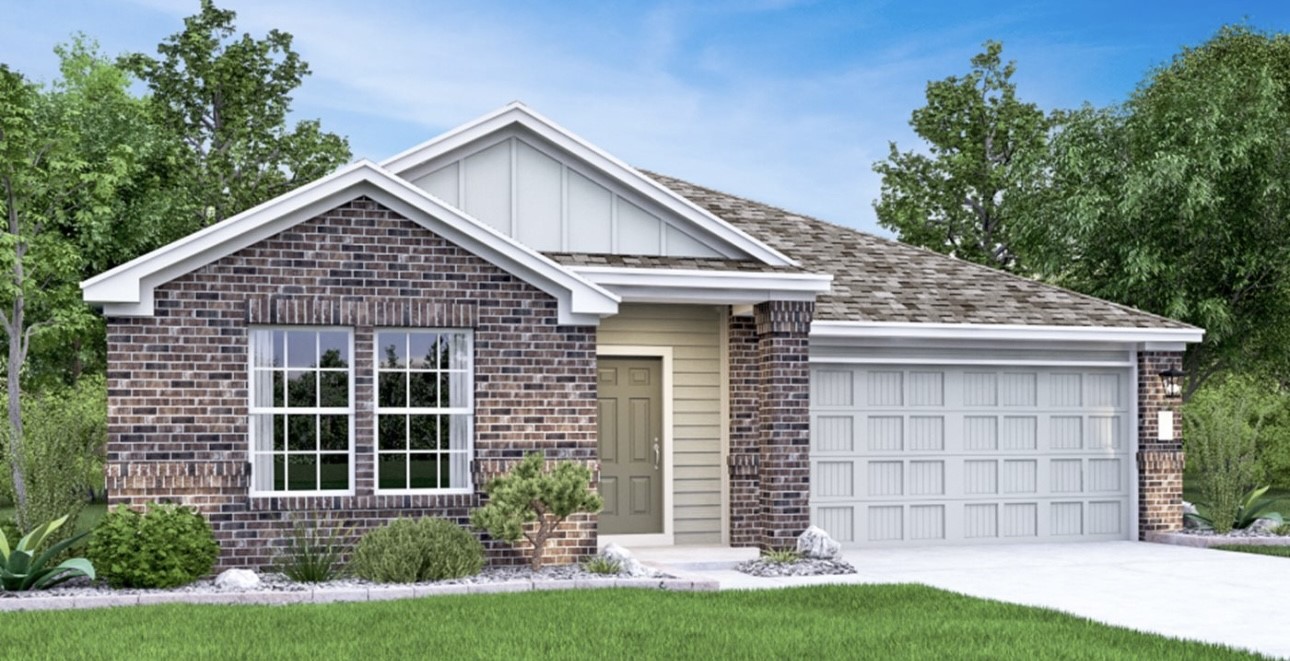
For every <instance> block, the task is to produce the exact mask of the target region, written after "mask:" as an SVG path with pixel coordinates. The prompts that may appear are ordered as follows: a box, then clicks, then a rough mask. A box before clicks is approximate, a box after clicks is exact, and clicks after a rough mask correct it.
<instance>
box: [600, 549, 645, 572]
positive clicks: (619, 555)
mask: <svg viewBox="0 0 1290 661" xmlns="http://www.w3.org/2000/svg"><path fill="white" fill-rule="evenodd" d="M600 557H602V558H605V559H607V560H613V561H614V562H617V563H618V572H619V573H620V574H622V575H625V576H631V577H633V578H649V577H652V576H654V571H653V570H651V569H650V568H648V567H646V566H645V565H642V564H641V561H640V560H637V559H636V558H635V557H634V556H632V552H631V551H628V550H627V549H625V548H623V547H621V546H619V545H617V544H613V543H610V544H606V545H605V548H603V549H600Z"/></svg>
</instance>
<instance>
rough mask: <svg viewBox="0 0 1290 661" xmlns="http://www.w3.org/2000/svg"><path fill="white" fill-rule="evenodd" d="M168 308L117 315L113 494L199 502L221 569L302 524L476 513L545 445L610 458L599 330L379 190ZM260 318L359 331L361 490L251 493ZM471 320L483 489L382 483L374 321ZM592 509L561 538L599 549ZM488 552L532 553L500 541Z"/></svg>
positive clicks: (238, 263)
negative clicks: (402, 210) (250, 339)
mask: <svg viewBox="0 0 1290 661" xmlns="http://www.w3.org/2000/svg"><path fill="white" fill-rule="evenodd" d="M155 301H156V314H155V316H153V317H148V318H111V319H109V320H108V364H109V370H108V388H109V393H108V400H109V401H108V405H109V440H108V462H109V465H108V469H107V479H108V490H109V493H110V494H111V500H112V502H113V503H125V504H128V505H131V506H139V505H141V504H143V503H145V502H147V501H150V500H162V501H172V502H180V503H184V504H189V505H193V506H195V507H197V508H198V509H200V510H201V511H202V512H203V513H204V514H205V515H206V516H207V517H208V518H209V520H210V521H211V524H212V526H213V527H214V529H215V531H216V536H217V538H218V539H219V542H220V545H221V557H220V567H233V566H241V567H246V566H250V567H255V566H263V565H266V564H268V563H270V562H271V561H272V560H273V558H274V556H275V554H276V550H277V547H280V546H281V545H282V544H283V543H284V541H285V535H286V533H287V532H288V531H289V530H290V528H291V526H292V524H293V521H294V520H295V519H296V518H304V519H313V518H317V517H319V516H327V517H329V518H330V519H332V520H333V522H340V523H341V524H342V525H353V526H355V528H356V529H357V531H358V532H360V533H361V532H362V531H365V530H367V529H370V528H372V527H375V526H377V525H380V524H381V523H383V522H385V521H387V520H389V519H391V518H394V517H398V516H422V515H434V516H442V517H446V518H449V519H453V520H455V521H457V522H458V523H461V524H463V525H464V524H465V523H466V520H467V517H468V516H469V511H470V510H471V509H472V508H474V507H476V506H478V505H479V504H480V502H481V499H482V496H481V493H480V491H481V490H482V486H483V484H484V483H485V481H486V480H487V479H489V477H491V476H492V475H496V474H497V473H499V472H501V471H504V470H505V469H506V468H507V467H508V466H509V465H510V464H511V463H512V462H514V461H515V460H517V459H519V458H520V457H522V456H523V455H524V454H525V453H527V452H531V451H540V452H543V453H545V455H546V456H547V457H548V458H549V459H571V460H577V461H582V462H586V463H587V464H588V465H590V466H591V467H592V468H593V470H594V469H595V468H596V465H595V460H596V386H595V383H596V380H595V376H596V370H595V364H596V363H595V360H596V358H595V344H596V333H595V328H594V327H572V326H559V325H558V324H557V307H556V301H555V300H554V299H553V298H552V297H551V296H549V295H547V294H545V293H543V292H541V291H539V290H538V289H536V288H534V287H532V286H530V285H528V284H526V283H524V282H522V281H521V280H519V279H517V278H515V277H514V276H511V275H510V274H508V273H505V272H503V271H502V270H501V269H498V268H497V267H495V266H493V265H491V264H489V263H488V262H486V261H484V260H482V259H480V258H478V257H476V256H474V255H472V254H470V253H468V252H466V251H465V250H462V249H461V248H458V247H457V246H455V245H453V244H451V243H449V242H447V241H444V240H443V239H441V238H440V237H438V236H436V235H434V234H433V233H431V232H429V231H427V230H426V229H424V228H423V227H421V226H420V225H417V224H415V223H413V222H411V221H409V220H407V219H405V218H402V217H400V216H398V215H397V214H395V213H393V212H391V211H389V210H387V209H385V208H383V207H381V206H379V205H378V204H376V203H375V202H373V201H371V200H368V199H366V198H359V199H357V200H355V201H353V202H351V203H349V204H346V205H343V206H341V207H339V208H337V209H334V210H332V211H330V212H328V213H325V214H322V215H321V216H319V217H317V218H315V219H313V220H310V221H307V222H304V223H301V224H300V225H297V226H295V227H294V228H292V229H290V230H287V231H284V232H282V233H280V234H278V235H276V236H274V237H271V238H269V239H266V240H264V241H262V242H260V243H257V244H255V245H253V246H250V247H248V248H246V249H243V250H241V251H239V252H237V253H235V254H233V255H230V256H228V257H225V258H223V259H220V260H218V261H216V262H214V263H212V264H209V265H207V266H205V267H202V268H201V269H198V270H197V271H194V272H192V273H189V274H187V275H184V276H181V277H179V278H177V279H175V280H173V281H171V282H169V283H167V284H164V285H162V286H160V287H158V288H157V289H156V293H155ZM249 324H272V325H315V326H342V327H349V328H352V329H353V332H354V348H355V356H354V366H355V369H354V397H355V402H354V404H355V424H354V430H355V435H354V438H353V443H354V446H355V450H356V453H355V456H354V461H355V484H354V488H355V495H353V496H325V497H271V498H254V499H253V498H250V497H249V496H248V486H249V483H250V476H249V473H248V471H249V463H248V456H247V455H248V453H247V448H248V417H247V404H248V402H247V385H248V384H247V365H248V354H247V327H248V325H249ZM390 326H393V327H401V328H407V327H414V328H415V327H469V328H472V329H474V338H475V340H474V341H475V457H476V460H475V462H474V464H473V470H472V473H473V475H474V485H475V488H476V493H473V494H466V495H413V496H404V495H400V496H391V495H385V496H378V495H376V494H375V493H374V487H375V483H374V479H375V478H374V461H373V456H372V453H373V447H374V438H373V437H374V431H373V401H374V400H373V375H372V355H373V347H372V343H373V337H374V329H377V328H381V327H390ZM595 528H596V524H595V518H594V517H581V518H579V519H578V520H576V521H573V522H571V523H569V524H566V531H565V533H564V534H563V535H562V536H561V537H560V538H558V539H555V540H553V541H552V542H551V544H552V549H553V552H552V556H551V557H554V558H555V559H557V560H560V561H565V562H567V561H569V560H571V559H573V558H575V557H579V556H581V555H585V554H587V553H593V552H594V551H595V545H596V541H595V536H596V532H595ZM486 544H487V546H488V548H489V555H490V559H491V560H492V561H493V562H498V563H510V562H519V561H522V557H523V555H524V554H523V553H522V552H517V551H516V550H514V549H511V548H510V547H509V546H508V545H502V544H498V543H495V542H492V541H486Z"/></svg>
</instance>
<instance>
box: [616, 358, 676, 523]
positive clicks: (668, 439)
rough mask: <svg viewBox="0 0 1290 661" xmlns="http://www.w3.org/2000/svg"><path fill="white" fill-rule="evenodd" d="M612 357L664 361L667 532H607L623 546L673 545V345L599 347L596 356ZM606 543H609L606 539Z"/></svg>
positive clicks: (664, 482) (665, 510) (664, 469)
mask: <svg viewBox="0 0 1290 661" xmlns="http://www.w3.org/2000/svg"><path fill="white" fill-rule="evenodd" d="M602 356H612V357H620V358H661V359H662V362H663V532H662V533H651V534H643V535H607V536H604V537H601V539H605V538H610V539H611V541H617V543H619V544H621V545H624V546H626V545H629V544H632V545H636V546H671V545H672V544H673V543H674V542H675V533H674V530H675V528H674V527H673V520H674V516H673V514H674V513H673V511H672V510H673V508H674V507H675V506H674V504H673V500H674V499H673V484H674V479H675V474H676V470H675V466H674V465H673V452H672V445H673V439H672V436H673V434H672V427H673V415H672V397H673V392H672V391H673V386H672V347H660V346H647V345H630V344H615V345H609V346H598V347H596V358H597V359H599V358H600V357H602ZM605 543H606V544H607V543H608V542H605Z"/></svg>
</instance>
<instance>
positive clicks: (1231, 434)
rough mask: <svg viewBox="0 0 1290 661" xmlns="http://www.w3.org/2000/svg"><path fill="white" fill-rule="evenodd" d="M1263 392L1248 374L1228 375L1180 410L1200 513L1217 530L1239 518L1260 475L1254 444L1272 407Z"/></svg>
mask: <svg viewBox="0 0 1290 661" xmlns="http://www.w3.org/2000/svg"><path fill="white" fill-rule="evenodd" d="M1263 393H1264V391H1263V390H1262V389H1261V388H1260V387H1259V386H1258V383H1257V382H1256V381H1254V380H1253V379H1252V378H1248V377H1232V378H1228V379H1224V380H1223V381H1221V382H1219V383H1217V384H1212V385H1211V386H1209V387H1206V388H1205V389H1203V390H1201V391H1199V392H1197V393H1196V395H1195V396H1194V397H1192V399H1191V401H1189V402H1188V403H1187V405H1186V408H1185V410H1184V415H1183V424H1184V427H1185V431H1184V434H1183V443H1184V447H1185V449H1186V451H1187V463H1188V464H1189V466H1188V468H1190V469H1192V476H1193V479H1195V480H1196V481H1197V482H1199V487H1200V488H1199V492H1200V497H1199V498H1198V499H1197V500H1199V501H1200V502H1202V503H1204V504H1205V509H1206V511H1207V514H1206V515H1204V516H1202V517H1200V518H1203V519H1206V520H1208V521H1211V522H1212V525H1213V529H1214V530H1215V531H1216V532H1218V533H1220V534H1221V533H1226V532H1228V531H1229V530H1231V529H1232V522H1233V521H1236V520H1238V519H1239V518H1240V509H1241V507H1242V504H1243V503H1244V502H1245V501H1246V498H1245V497H1246V496H1247V495H1248V494H1249V492H1250V490H1251V489H1253V488H1254V487H1255V486H1257V485H1258V482H1259V479H1260V477H1261V475H1260V473H1261V471H1260V469H1259V465H1258V460H1257V447H1258V442H1259V438H1260V436H1261V434H1262V429H1263V423H1264V420H1265V419H1266V418H1267V416H1268V415H1269V414H1270V413H1271V412H1272V406H1271V404H1270V403H1269V402H1268V401H1266V399H1265V398H1264V397H1262V395H1263ZM1192 520H1193V521H1196V522H1197V523H1199V522H1200V520H1199V519H1192Z"/></svg>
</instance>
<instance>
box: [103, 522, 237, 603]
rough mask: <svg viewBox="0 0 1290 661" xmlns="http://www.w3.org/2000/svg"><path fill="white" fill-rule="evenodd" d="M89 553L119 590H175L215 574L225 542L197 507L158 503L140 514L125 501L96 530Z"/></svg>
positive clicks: (108, 579) (106, 578)
mask: <svg viewBox="0 0 1290 661" xmlns="http://www.w3.org/2000/svg"><path fill="white" fill-rule="evenodd" d="M87 555H88V556H89V558H90V560H91V561H92V562H93V563H94V566H95V567H96V568H97V569H98V572H99V576H100V577H102V578H103V579H104V580H106V581H107V583H108V585H111V586H112V587H114V588H171V587H176V586H179V585H185V584H187V583H192V582H193V581H195V580H197V579H198V578H201V577H202V576H205V575H206V574H208V573H210V571H211V567H213V566H214V565H215V558H216V556H218V555H219V545H218V544H216V543H215V535H214V533H212V532H211V527H210V524H208V523H206V519H204V518H202V515H201V514H199V513H197V512H196V511H194V510H192V509H189V508H187V507H180V506H178V505H161V504H156V503H154V504H152V505H149V506H148V510H147V512H145V513H143V514H140V513H139V512H136V511H134V510H131V509H127V508H126V507H125V506H124V505H120V506H117V508H116V509H114V510H112V511H110V512H108V514H107V516H105V517H103V520H102V521H101V522H100V523H99V525H98V526H97V527H95V528H94V534H93V537H92V538H91V540H90V546H89V549H88V553H87Z"/></svg>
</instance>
